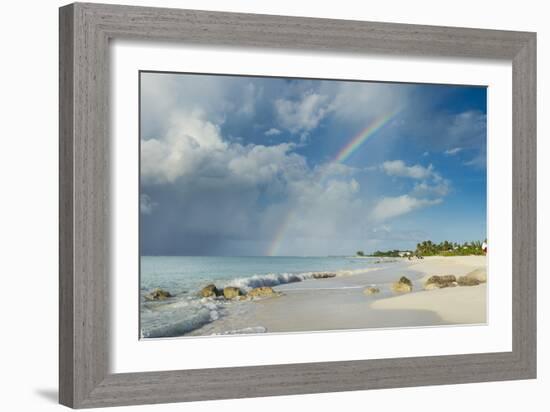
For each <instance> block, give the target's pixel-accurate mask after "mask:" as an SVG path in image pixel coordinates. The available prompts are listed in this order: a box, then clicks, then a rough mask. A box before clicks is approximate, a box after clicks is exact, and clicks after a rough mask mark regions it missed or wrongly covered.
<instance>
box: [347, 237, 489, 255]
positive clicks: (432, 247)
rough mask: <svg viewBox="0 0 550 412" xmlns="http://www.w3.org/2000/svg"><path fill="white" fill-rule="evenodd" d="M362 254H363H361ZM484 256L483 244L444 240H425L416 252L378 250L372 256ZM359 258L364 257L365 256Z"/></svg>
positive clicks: (418, 245)
mask: <svg viewBox="0 0 550 412" xmlns="http://www.w3.org/2000/svg"><path fill="white" fill-rule="evenodd" d="M361 253H362V252H361ZM467 255H483V250H482V249H481V242H480V241H479V240H475V241H473V242H464V243H456V242H449V241H448V240H444V241H443V242H441V243H433V242H432V241H431V240H425V241H424V242H421V243H419V244H417V245H416V250H414V251H412V250H386V251H381V250H377V251H376V252H374V253H372V254H370V255H369V256H373V257H406V256H467ZM357 256H364V255H363V254H361V255H359V252H357Z"/></svg>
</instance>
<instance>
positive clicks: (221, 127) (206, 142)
mask: <svg viewBox="0 0 550 412" xmlns="http://www.w3.org/2000/svg"><path fill="white" fill-rule="evenodd" d="M382 120H383V121H382ZM377 124H380V125H381V127H379V128H378V129H377V130H376V131H375V132H374V133H370V134H368V136H366V134H365V133H363V135H360V134H359V133H360V132H361V131H363V130H365V129H366V128H367V130H368V128H369V127H372V126H373V125H377ZM356 136H358V137H359V138H358V139H356V140H355V142H356V144H355V146H354V150H347V151H346V150H343V149H345V148H346V146H347V145H348V144H349V143H350V142H352V141H353V139H354V137H356ZM361 137H363V138H362V139H361ZM339 153H340V155H339ZM344 153H345V154H346V155H345V156H344V155H343V154H344ZM140 180H141V182H140V191H141V196H140V244H141V253H142V255H239V256H251V255H308V256H311V255H321V256H324V255H349V254H351V253H354V252H355V251H356V250H365V251H374V250H378V249H380V250H381V249H409V248H414V246H415V245H416V243H417V242H420V241H422V240H428V239H430V240H432V241H436V242H438V241H442V240H450V241H460V242H462V241H470V240H482V239H484V238H485V236H486V89H485V88H484V87H467V86H449V85H420V84H398V83H374V82H350V81H348V82H344V81H330V80H307V79H281V78H262V77H246V76H213V75H191V74H168V73H149V72H144V73H141V177H140Z"/></svg>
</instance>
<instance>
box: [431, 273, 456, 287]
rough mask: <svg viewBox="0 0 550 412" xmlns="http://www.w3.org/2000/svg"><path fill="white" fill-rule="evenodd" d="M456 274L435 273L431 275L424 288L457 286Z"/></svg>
mask: <svg viewBox="0 0 550 412" xmlns="http://www.w3.org/2000/svg"><path fill="white" fill-rule="evenodd" d="M456 285H457V283H456V276H455V275H441V276H438V275H434V276H430V277H429V278H428V280H427V281H426V283H425V284H424V289H426V290H432V289H441V288H448V287H453V286H456Z"/></svg>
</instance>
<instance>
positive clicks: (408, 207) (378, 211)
mask: <svg viewBox="0 0 550 412" xmlns="http://www.w3.org/2000/svg"><path fill="white" fill-rule="evenodd" d="M441 202H442V199H440V198H438V199H418V198H416V197H413V196H410V195H401V196H396V197H383V198H382V199H380V200H379V201H378V203H377V204H376V205H375V207H374V209H373V210H372V212H371V217H372V219H373V220H375V221H383V220H387V219H390V218H394V217H397V216H401V215H404V214H406V213H409V212H412V211H413V210H415V209H419V208H421V207H426V206H432V205H436V204H439V203H441Z"/></svg>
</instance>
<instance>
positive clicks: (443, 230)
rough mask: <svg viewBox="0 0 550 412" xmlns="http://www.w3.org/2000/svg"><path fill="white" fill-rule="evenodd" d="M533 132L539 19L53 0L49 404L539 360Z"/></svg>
mask: <svg viewBox="0 0 550 412" xmlns="http://www.w3.org/2000/svg"><path fill="white" fill-rule="evenodd" d="M535 150H536V35H535V34H534V33H527V32H509V31H497V30H480V29H466V28H450V27H430V26H417V25H403V24H392V23H370V22H359V21H343V20H328V19H313V18H298V17H288V16H270V15H253V14H236V13H221V12H207V11H194V10H177V9H158V8H144V7H131V6H116V5H103V4H81V3H75V4H71V5H68V6H65V7H62V8H61V9H60V311H59V312H60V374H59V375H60V402H61V403H62V404H64V405H67V406H70V407H73V408H88V407H102V406H116V405H130V404H145V403H162V402H181V401H195V400H206V399H224V398H243V397H257V396H275V395H289V394H303V393H318V392H334V391H349V390H361V389H372V388H389V387H405V386H421V385H440V384H451V383H465V382H483V381H498V380H510V379H529V378H534V377H535V376H536V290H535V286H536V270H535V262H536V259H535V257H536V225H535V224H536V163H535V160H536V152H535ZM405 342H406V344H404V343H405Z"/></svg>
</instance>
